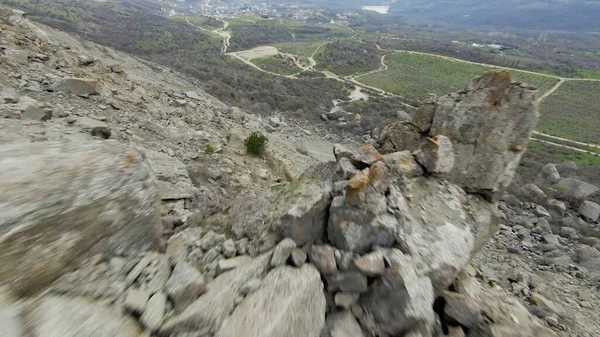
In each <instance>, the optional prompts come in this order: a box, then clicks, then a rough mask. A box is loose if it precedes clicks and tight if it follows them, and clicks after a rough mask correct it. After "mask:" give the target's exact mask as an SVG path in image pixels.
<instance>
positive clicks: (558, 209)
mask: <svg viewBox="0 0 600 337" xmlns="http://www.w3.org/2000/svg"><path fill="white" fill-rule="evenodd" d="M546 210H548V212H549V213H550V215H551V216H552V217H553V218H557V219H562V218H563V217H564V216H565V212H566V211H567V206H566V205H565V203H564V202H562V201H559V200H556V199H550V200H548V202H547V203H546Z"/></svg>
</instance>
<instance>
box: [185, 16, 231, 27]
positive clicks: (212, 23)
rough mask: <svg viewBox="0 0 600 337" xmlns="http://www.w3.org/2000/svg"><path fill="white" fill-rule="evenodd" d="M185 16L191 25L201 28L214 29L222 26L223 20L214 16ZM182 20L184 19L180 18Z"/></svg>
mask: <svg viewBox="0 0 600 337" xmlns="http://www.w3.org/2000/svg"><path fill="white" fill-rule="evenodd" d="M186 17H187V21H189V22H190V23H191V24H192V25H195V26H200V27H202V28H205V29H208V30H215V29H219V28H223V22H222V21H219V20H217V19H215V18H211V17H208V16H201V15H199V16H186ZM181 19H183V20H185V19H184V18H181Z"/></svg>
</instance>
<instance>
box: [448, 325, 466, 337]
mask: <svg viewBox="0 0 600 337" xmlns="http://www.w3.org/2000/svg"><path fill="white" fill-rule="evenodd" d="M446 337H465V332H464V331H463V329H462V328H461V327H460V326H449V327H448V334H447V335H446Z"/></svg>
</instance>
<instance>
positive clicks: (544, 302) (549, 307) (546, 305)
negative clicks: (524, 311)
mask: <svg viewBox="0 0 600 337" xmlns="http://www.w3.org/2000/svg"><path fill="white" fill-rule="evenodd" d="M531 302H532V303H533V304H534V305H536V306H538V307H539V308H540V309H542V310H544V311H549V312H552V313H553V314H557V315H559V316H564V314H565V311H564V309H562V308H561V307H560V306H558V305H557V304H556V303H554V302H552V301H550V300H549V299H547V298H545V297H544V296H542V295H540V294H538V293H535V292H534V293H532V294H531Z"/></svg>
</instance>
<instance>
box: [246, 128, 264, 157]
mask: <svg viewBox="0 0 600 337" xmlns="http://www.w3.org/2000/svg"><path fill="white" fill-rule="evenodd" d="M268 141H269V140H268V139H267V137H265V136H264V135H263V134H262V133H260V132H258V131H255V132H252V133H251V134H250V135H249V136H248V137H246V139H244V145H245V146H246V151H248V153H251V154H254V155H258V154H260V153H261V152H262V151H263V150H264V148H265V146H266V145H267V142H268Z"/></svg>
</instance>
